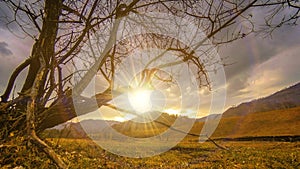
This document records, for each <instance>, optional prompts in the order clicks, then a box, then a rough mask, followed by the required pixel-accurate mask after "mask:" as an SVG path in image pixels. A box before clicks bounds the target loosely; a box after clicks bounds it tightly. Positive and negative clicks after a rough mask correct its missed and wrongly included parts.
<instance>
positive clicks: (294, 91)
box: [223, 83, 300, 117]
mask: <svg viewBox="0 0 300 169" xmlns="http://www.w3.org/2000/svg"><path fill="white" fill-rule="evenodd" d="M297 106H300V83H298V84H296V85H293V86H291V87H288V88H285V89H283V90H281V91H278V92H276V93H274V94H272V95H270V96H268V97H265V98H261V99H257V100H253V101H250V102H247V103H242V104H240V105H238V106H237V107H232V108H229V109H228V110H226V111H225V112H224V113H223V117H232V116H241V115H246V114H248V113H254V112H266V111H272V110H281V109H287V108H292V107H297Z"/></svg>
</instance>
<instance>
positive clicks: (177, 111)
mask: <svg viewBox="0 0 300 169" xmlns="http://www.w3.org/2000/svg"><path fill="white" fill-rule="evenodd" d="M164 112H166V113H168V114H180V110H176V109H166V110H164Z"/></svg>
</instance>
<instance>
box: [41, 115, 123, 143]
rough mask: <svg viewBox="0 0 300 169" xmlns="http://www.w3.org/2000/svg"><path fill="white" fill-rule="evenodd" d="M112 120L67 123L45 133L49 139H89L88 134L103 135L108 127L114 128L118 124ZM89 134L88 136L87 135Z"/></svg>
mask: <svg viewBox="0 0 300 169" xmlns="http://www.w3.org/2000/svg"><path fill="white" fill-rule="evenodd" d="M118 123H119V122H117V121H112V120H94V119H88V120H82V121H81V122H78V123H74V122H67V123H64V124H61V125H58V126H55V127H53V128H51V129H48V130H46V131H45V132H44V134H45V135H46V136H47V137H62V138H88V134H97V133H101V132H102V130H103V129H104V128H105V127H107V125H109V126H112V125H114V124H118ZM87 133H88V134H87Z"/></svg>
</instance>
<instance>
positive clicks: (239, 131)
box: [57, 83, 300, 140]
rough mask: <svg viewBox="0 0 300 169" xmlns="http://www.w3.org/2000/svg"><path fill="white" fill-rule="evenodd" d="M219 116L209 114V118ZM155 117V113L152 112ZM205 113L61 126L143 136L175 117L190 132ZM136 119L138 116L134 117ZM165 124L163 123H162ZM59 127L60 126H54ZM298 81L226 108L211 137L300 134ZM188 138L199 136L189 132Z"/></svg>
mask: <svg viewBox="0 0 300 169" xmlns="http://www.w3.org/2000/svg"><path fill="white" fill-rule="evenodd" d="M217 116H220V115H219V114H213V115H209V116H207V117H210V119H214V118H215V117H217ZM155 117H156V116H155ZM207 117H203V118H199V119H196V121H195V123H194V119H190V118H188V117H182V116H176V115H169V114H167V113H162V114H160V115H159V116H158V117H157V118H156V119H155V121H158V122H161V123H157V122H154V121H152V122H148V123H139V122H134V120H133V121H126V122H122V123H121V122H115V121H104V120H84V121H81V124H80V123H70V124H67V126H66V127H64V128H65V129H60V130H62V132H61V133H64V134H62V135H61V137H75V138H87V135H86V134H85V131H84V130H83V129H82V126H84V128H85V129H86V130H87V131H88V133H89V134H92V135H93V136H97V135H99V136H100V135H101V136H105V137H110V138H111V134H110V133H109V131H110V130H107V129H106V128H105V126H107V125H105V123H108V124H109V125H110V126H112V128H114V129H115V130H117V131H118V132H119V133H122V134H125V135H127V136H130V137H136V138H140V137H142V138H144V137H151V136H155V135H158V134H160V133H163V132H164V131H166V130H168V129H169V126H170V125H172V124H174V121H175V120H176V119H178V118H180V119H181V121H182V123H181V124H180V125H181V126H185V125H186V124H190V123H194V126H193V127H192V129H191V131H190V133H200V131H201V129H202V127H203V125H204V123H205V120H206V118H207ZM135 120H137V121H139V119H135ZM164 124H166V125H164ZM58 128H61V127H57V129H58ZM299 128H300V83H298V84H296V85H293V86H291V87H288V88H285V89H283V90H281V91H278V92H276V93H274V94H272V95H270V96H268V97H265V98H260V99H256V100H253V101H250V102H247V103H242V104H240V105H238V106H237V107H232V108H229V109H228V110H226V111H225V112H224V114H223V115H222V119H221V120H220V123H219V125H218V127H217V129H216V130H215V132H214V134H213V135H212V138H240V137H262V136H263V137H265V136H294V135H295V136H297V135H298V136H299V135H300V130H299ZM188 139H189V140H190V139H192V140H193V139H196V140H197V139H198V138H196V137H192V136H188Z"/></svg>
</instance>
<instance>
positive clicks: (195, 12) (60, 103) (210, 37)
mask: <svg viewBox="0 0 300 169" xmlns="http://www.w3.org/2000/svg"><path fill="white" fill-rule="evenodd" d="M1 4H4V5H5V6H6V7H8V8H9V9H10V12H11V14H12V15H10V16H9V15H8V16H7V17H5V18H2V19H5V22H6V23H7V25H8V27H9V25H10V24H16V25H18V26H19V28H20V29H21V30H22V31H23V33H24V35H26V36H29V37H31V38H33V39H34V40H35V42H34V45H33V46H32V51H31V54H30V56H29V57H28V59H26V60H25V61H24V62H23V63H21V64H20V65H19V66H18V67H16V68H15V70H14V71H13V73H12V75H11V77H10V79H9V81H8V85H7V88H6V90H5V91H4V92H3V95H2V96H1V103H0V106H1V107H0V116H1V118H0V119H1V121H0V122H1V124H2V127H1V140H4V141H5V140H6V139H8V138H9V135H10V133H14V134H15V135H21V136H23V135H27V136H29V138H31V139H32V140H34V142H36V143H37V144H38V145H41V146H42V147H43V149H44V151H45V152H46V153H47V154H48V155H49V156H50V157H51V158H52V159H53V160H54V161H55V162H56V163H57V165H58V166H59V167H61V168H65V167H66V165H65V164H64V163H63V162H62V160H61V159H60V158H59V157H58V156H57V155H56V154H55V153H54V152H53V150H52V149H51V147H49V146H48V145H47V144H46V143H45V142H43V141H42V140H41V139H40V138H39V137H38V136H37V134H36V132H37V133H39V132H41V131H43V130H45V129H47V128H50V127H53V126H56V125H58V124H61V123H64V122H66V121H68V120H70V119H72V118H74V117H77V116H79V115H82V114H85V113H89V112H91V111H94V110H95V109H97V108H99V107H101V106H105V105H106V106H107V105H109V104H108V102H109V101H110V100H111V99H112V84H113V79H114V74H115V67H116V66H117V65H118V64H119V63H120V62H121V60H122V59H123V58H124V57H126V56H127V55H128V54H129V53H131V51H132V50H134V49H136V48H146V47H149V46H153V47H155V48H161V49H164V50H166V51H173V52H175V53H176V55H177V56H178V57H179V58H180V59H181V62H185V63H188V64H189V65H191V66H192V67H194V68H195V69H196V70H197V72H198V75H199V76H198V77H197V79H198V80H199V84H200V86H210V81H209V78H208V77H207V72H208V71H209V70H207V69H206V65H207V64H210V65H213V64H222V63H215V62H214V61H205V62H204V61H203V60H201V58H200V57H201V56H199V55H196V54H195V50H196V49H197V48H199V47H200V46H205V45H207V44H208V43H212V44H213V46H214V47H218V46H219V45H222V44H225V43H230V42H232V41H234V40H237V39H240V38H244V37H246V36H247V35H249V34H250V33H252V32H255V31H257V32H259V31H260V32H262V33H272V32H273V31H274V30H275V29H276V28H278V27H281V26H283V25H297V20H298V17H299V10H300V8H299V3H297V1H289V0H265V1H263V0H243V1H235V0H226V1H219V0H216V1H213V0H212V1H206V0H205V1H196V0H188V1H173V0H157V1H156V0H145V1H140V0H131V1H122V0H117V1H110V0H107V1H99V0H93V1H90V0H82V1H73V0H64V1H63V0H44V1H35V2H33V3H30V2H29V1H23V0H20V1H13V0H7V1H3V2H1ZM257 8H259V9H260V8H266V10H267V11H268V12H266V16H264V18H265V23H266V27H263V29H262V28H261V27H260V28H257V27H256V26H257V25H255V23H254V21H253V16H252V14H251V12H253V11H254V10H255V9H257ZM150 12H160V13H168V14H172V15H174V16H177V17H182V18H184V17H186V16H189V17H190V18H192V19H193V22H195V23H197V25H198V26H199V29H201V31H203V32H204V33H205V34H206V37H205V38H203V39H200V40H199V42H198V43H197V45H195V46H193V47H190V46H186V45H184V43H182V42H180V40H178V39H174V38H170V37H166V36H164V35H159V34H144V35H141V36H135V37H130V38H127V39H124V40H122V41H117V32H118V30H120V27H121V25H120V23H121V21H122V18H124V17H126V16H128V15H130V14H139V15H141V16H144V17H145V18H146V19H147V13H150ZM131 23H132V27H131V29H134V25H135V24H137V25H142V23H140V22H138V21H136V22H134V21H132V22H131ZM147 26H148V25H144V26H143V25H142V27H145V29H147ZM158 27H159V28H160V29H163V25H158ZM129 28H130V27H129ZM127 31H130V30H127ZM93 37H97V38H93ZM97 44H98V45H97ZM87 46H90V47H91V46H92V48H90V49H88V48H86V47H87ZM209 50H210V49H207V51H203V53H205V52H208V51H209ZM162 57H164V54H162V55H158V56H157V57H156V58H155V59H154V60H153V61H155V60H159V59H161V58H162ZM76 60H82V63H85V65H84V66H83V68H82V67H78V65H76ZM149 64H151V63H149ZM172 64H177V63H170V64H166V65H161V67H163V66H171V65H172ZM26 68H28V73H27V76H26V79H25V80H24V84H23V87H22V89H21V91H19V93H18V94H19V96H18V97H16V98H14V99H11V98H10V95H11V92H12V89H13V86H14V83H15V81H16V79H17V77H18V75H19V74H20V73H21V72H22V71H24V70H25V69H26ZM70 69H71V70H70ZM74 70H75V71H74ZM148 70H149V71H148V73H145V72H147V70H145V72H144V74H143V76H147V78H150V79H152V78H154V77H155V76H154V74H155V73H154V74H153V73H152V74H151V73H149V72H151V71H150V70H151V69H150V68H149V69H148ZM152 70H153V72H154V69H152ZM96 74H97V75H98V76H101V78H103V79H105V80H106V85H104V86H106V87H107V88H106V89H105V90H104V91H103V92H100V93H96V94H95V96H93V97H85V96H82V91H83V90H84V89H85V88H86V87H87V85H88V83H89V82H90V80H91V78H92V77H93V76H95V75H96ZM152 75H153V76H152ZM74 77H79V79H78V80H77V81H75V82H76V84H74V81H72V78H74ZM144 78H145V77H144ZM156 78H157V79H160V80H162V81H165V82H169V81H170V80H168V79H162V78H160V77H157V76H156ZM148 81H149V80H148ZM150 81H151V80H150ZM72 96H73V97H72ZM93 99H96V101H97V104H98V107H94V106H90V104H91V102H92V100H93ZM74 102H76V103H74ZM74 104H77V105H82V107H83V110H82V111H80V112H81V114H78V113H76V111H75V108H74ZM79 107H80V106H79ZM24 122H26V123H24ZM24 129H26V130H24Z"/></svg>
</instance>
